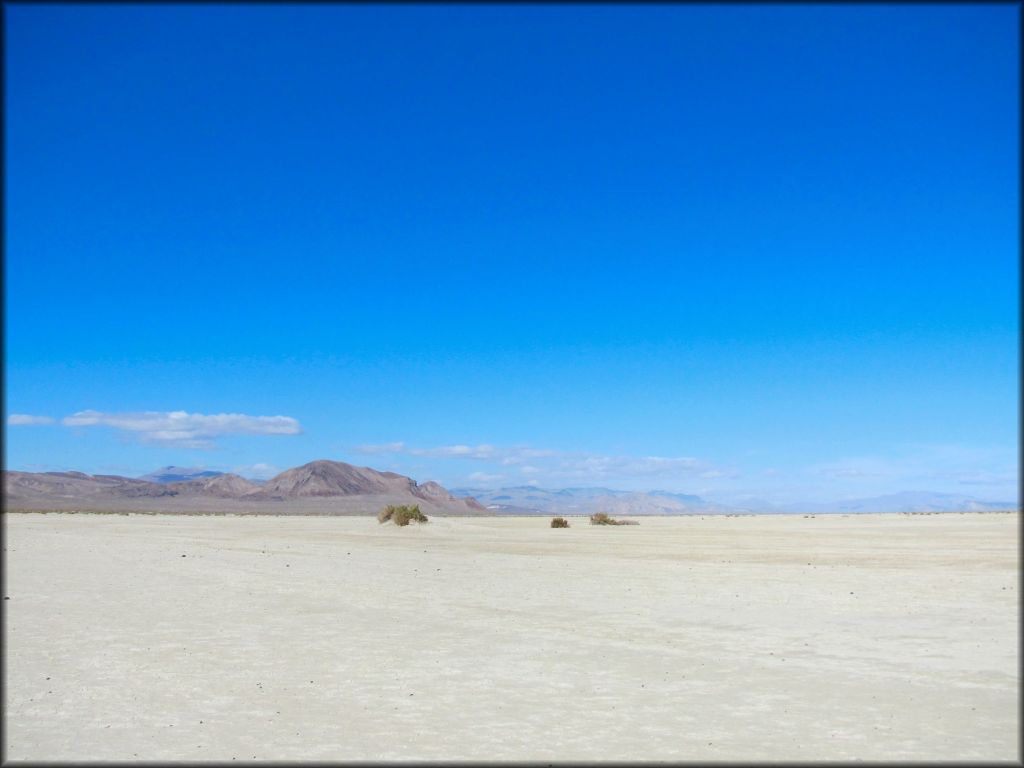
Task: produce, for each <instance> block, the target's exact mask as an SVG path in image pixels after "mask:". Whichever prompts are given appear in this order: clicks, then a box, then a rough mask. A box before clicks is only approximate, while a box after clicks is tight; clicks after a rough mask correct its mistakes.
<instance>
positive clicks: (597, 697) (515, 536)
mask: <svg viewBox="0 0 1024 768" xmlns="http://www.w3.org/2000/svg"><path fill="white" fill-rule="evenodd" d="M639 520H640V525H639V526H624V527H594V526H590V525H588V524H586V520H585V519H579V518H576V519H572V521H571V522H572V525H573V527H572V528H569V529H566V530H553V529H550V528H548V527H546V526H547V524H548V521H547V519H546V518H510V519H509V518H498V519H495V518H490V519H486V518H479V519H476V518H436V519H432V520H431V522H430V523H428V524H426V525H422V526H417V525H415V524H414V525H410V526H409V527H408V528H403V529H400V528H396V527H394V526H390V525H387V526H381V525H378V523H377V522H376V520H374V519H372V518H355V517H338V518H323V517H288V518H285V517H195V516H178V517H175V516H118V515H68V514H48V515H38V514H7V515H4V527H5V533H6V543H5V546H6V551H5V553H4V556H5V567H6V586H5V590H4V595H5V599H4V601H3V606H4V611H5V619H6V621H5V629H4V640H5V641H6V651H5V654H6V658H5V671H6V684H7V685H6V689H5V697H6V701H5V702H4V703H5V707H4V716H5V719H6V722H5V727H6V736H7V743H6V745H5V755H4V756H5V758H6V759H7V760H14V761H16V760H21V759H31V760H71V759H77V760H83V759H102V760H131V761H136V760H144V759H153V760H156V759H160V760H168V759H169V760H174V759H182V760H188V761H193V762H194V761H207V760H226V761H231V760H232V759H237V760H239V761H243V760H245V761H252V760H254V759H255V760H300V759H301V760H360V761H361V760H401V759H419V760H458V759H466V760H475V761H496V760H517V761H541V760H546V761H595V760H611V761H633V762H635V761H640V760H667V761H684V760H700V761H708V760H729V761H735V760H757V761H765V760H784V761H793V760H855V759H863V760H927V761H932V760H954V761H963V760H1005V761H1016V760H1018V759H1019V758H1020V753H1019V751H1018V741H1017V729H1018V725H1019V721H1020V712H1019V709H1018V690H1019V685H1020V678H1019V651H1018V648H1019V646H1018V636H1017V632H1018V630H1017V627H1018V623H1019V618H1020V617H1019V609H1018V600H1019V594H1018V581H1019V567H1020V563H1019V557H1018V551H1017V550H1018V516H1017V515H1015V514H942V515H898V514H897V515H863V516H854V515H850V516H840V515H818V516H816V517H802V516H800V515H794V516H765V517H729V518H726V517H705V518H700V517H679V518H639ZM8 597H9V599H7V598H8Z"/></svg>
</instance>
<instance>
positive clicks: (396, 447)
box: [355, 443, 405, 454]
mask: <svg viewBox="0 0 1024 768" xmlns="http://www.w3.org/2000/svg"><path fill="white" fill-rule="evenodd" d="M355 451H356V453H371V454H375V453H402V452H404V451H405V443H382V444H380V445H357V446H356V447H355Z"/></svg>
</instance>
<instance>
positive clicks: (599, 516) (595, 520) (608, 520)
mask: <svg viewBox="0 0 1024 768" xmlns="http://www.w3.org/2000/svg"><path fill="white" fill-rule="evenodd" d="M590 524H591V525H640V523H638V522H637V521H636V520H616V519H614V518H613V517H610V516H609V515H608V513H607V512H597V513H595V514H593V515H591V516H590Z"/></svg>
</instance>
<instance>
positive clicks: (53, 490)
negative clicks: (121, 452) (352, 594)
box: [3, 460, 494, 515]
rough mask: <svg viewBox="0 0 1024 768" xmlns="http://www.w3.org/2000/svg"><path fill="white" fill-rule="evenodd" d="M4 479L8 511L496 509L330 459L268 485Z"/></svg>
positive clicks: (215, 476) (219, 479)
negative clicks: (389, 506) (395, 506)
mask: <svg viewBox="0 0 1024 768" xmlns="http://www.w3.org/2000/svg"><path fill="white" fill-rule="evenodd" d="M168 469H176V468H173V467H172V468H168ZM160 472H162V471H160ZM154 474H159V472H158V473H154ZM167 474H174V473H173V472H168V473H163V475H167ZM3 481H4V502H5V505H6V508H7V509H78V510H83V511H84V510H94V511H124V510H139V511H159V512H198V511H204V512H206V511H210V512H214V511H222V512H234V513H240V514H246V513H257V514H258V513H262V514H292V513H298V514H376V513H377V511H378V510H379V509H380V507H382V506H384V505H386V504H417V503H418V504H420V505H421V506H423V508H424V512H426V513H427V514H428V515H429V514H434V515H446V514H450V515H487V514H494V513H493V512H490V511H488V510H485V509H484V508H483V507H482V506H481V505H480V504H479V503H477V502H476V500H475V499H472V498H456V497H455V496H453V495H452V494H450V493H449V492H448V491H447V490H446V489H445V488H443V487H442V486H440V485H438V484H437V483H434V482H429V481H428V482H426V483H424V484H423V485H420V484H419V483H417V482H416V481H415V480H413V479H412V478H409V477H405V476H404V475H399V474H396V473H394V472H379V471H377V470H375V469H371V468H369V467H355V466H353V465H351V464H346V463H344V462H340V461H326V460H321V461H313V462H310V463H309V464H304V465H302V466H301V467H296V468H294V469H289V470H287V471H285V472H282V473H281V474H279V475H277V476H275V477H273V478H271V479H270V480H268V481H267V482H266V483H265V484H263V485H259V484H257V483H254V482H252V481H250V480H246V479H245V478H243V477H239V476H238V475H233V474H221V473H197V476H195V478H194V479H190V480H186V481H176V482H167V481H166V480H163V481H150V480H143V479H139V478H130V477H121V476H118V475H87V474H85V473H82V472H16V471H4V472H3Z"/></svg>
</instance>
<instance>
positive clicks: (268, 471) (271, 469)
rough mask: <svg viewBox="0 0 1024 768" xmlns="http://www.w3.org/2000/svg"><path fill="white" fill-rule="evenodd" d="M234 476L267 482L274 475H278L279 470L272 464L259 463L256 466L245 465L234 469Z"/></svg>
mask: <svg viewBox="0 0 1024 768" xmlns="http://www.w3.org/2000/svg"><path fill="white" fill-rule="evenodd" d="M231 471H232V472H234V473H235V474H236V475H241V476H242V477H249V478H252V479H253V480H269V479H270V478H272V477H273V476H274V475H277V474H280V472H281V470H280V469H278V468H277V467H275V466H274V465H273V464H267V463H266V462H259V463H257V464H245V465H242V466H240V467H234V468H233V469H232V470H231Z"/></svg>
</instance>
